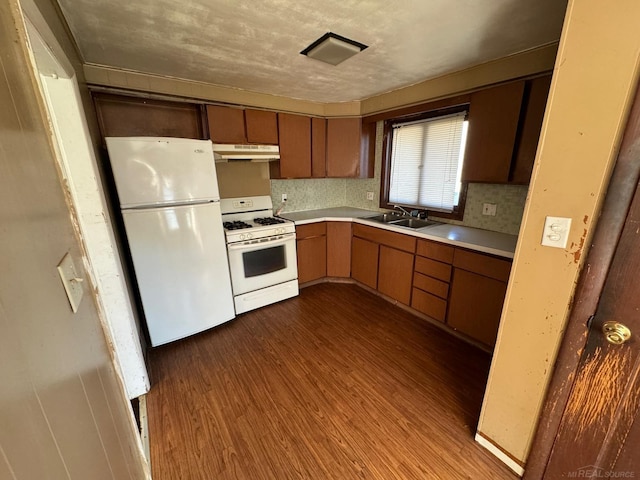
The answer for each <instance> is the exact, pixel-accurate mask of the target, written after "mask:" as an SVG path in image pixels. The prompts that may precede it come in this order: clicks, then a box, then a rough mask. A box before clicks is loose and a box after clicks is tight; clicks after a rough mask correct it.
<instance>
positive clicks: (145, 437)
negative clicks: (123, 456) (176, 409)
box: [138, 395, 151, 467]
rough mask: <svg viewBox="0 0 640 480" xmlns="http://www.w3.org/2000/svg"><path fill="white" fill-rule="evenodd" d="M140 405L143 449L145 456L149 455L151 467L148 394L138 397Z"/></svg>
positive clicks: (148, 460)
mask: <svg viewBox="0 0 640 480" xmlns="http://www.w3.org/2000/svg"><path fill="white" fill-rule="evenodd" d="M138 401H139V405H140V439H141V440H142V449H143V450H144V456H145V457H147V463H148V464H149V467H151V450H150V446H149V417H148V415H147V396H146V395H142V396H141V397H138Z"/></svg>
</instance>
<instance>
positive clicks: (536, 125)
mask: <svg viewBox="0 0 640 480" xmlns="http://www.w3.org/2000/svg"><path fill="white" fill-rule="evenodd" d="M550 86H551V75H545V76H543V77H537V78H534V79H532V80H528V81H527V84H526V89H525V99H524V101H523V104H522V108H523V109H524V111H523V115H521V117H520V118H521V125H520V131H519V133H518V141H517V145H516V150H515V153H514V157H513V163H512V165H511V172H510V174H509V182H510V183H514V184H523V185H527V184H528V183H529V180H530V178H531V172H532V171H533V162H534V160H535V158H536V151H537V149H538V140H539V138H540V130H541V128H542V120H543V118H544V112H545V109H546V106H547V97H548V95H549V87H550Z"/></svg>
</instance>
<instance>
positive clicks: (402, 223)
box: [388, 217, 439, 228]
mask: <svg viewBox="0 0 640 480" xmlns="http://www.w3.org/2000/svg"><path fill="white" fill-rule="evenodd" d="M388 223H389V224H390V225H396V226H398V227H409V228H423V227H429V226H431V225H439V223H438V222H432V221H431V220H422V219H420V218H413V217H411V218H403V219H401V220H395V221H392V222H388Z"/></svg>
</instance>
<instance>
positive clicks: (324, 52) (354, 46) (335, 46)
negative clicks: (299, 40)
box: [300, 32, 368, 65]
mask: <svg viewBox="0 0 640 480" xmlns="http://www.w3.org/2000/svg"><path fill="white" fill-rule="evenodd" d="M367 47H368V46H367V45H365V44H363V43H359V42H356V41H354V40H351V39H349V38H345V37H342V36H340V35H336V34H335V33H332V32H327V33H325V34H324V35H323V36H322V37H320V38H319V39H317V40H316V41H315V42H313V43H312V44H311V45H309V46H308V47H307V48H305V49H304V50H302V51H301V52H300V53H301V54H302V55H306V56H307V57H309V58H313V59H315V60H320V61H321V62H325V63H328V64H330V65H338V64H339V63H342V62H344V61H345V60H346V59H347V58H351V57H353V56H354V55H355V54H356V53H359V52H361V51H362V50H364V49H365V48H367Z"/></svg>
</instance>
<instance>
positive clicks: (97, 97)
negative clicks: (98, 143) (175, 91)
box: [92, 93, 206, 139]
mask: <svg viewBox="0 0 640 480" xmlns="http://www.w3.org/2000/svg"><path fill="white" fill-rule="evenodd" d="M92 97H93V101H94V104H95V107H96V113H97V116H98V124H99V126H100V130H101V133H102V136H103V137H136V136H140V137H177V138H195V139H204V138H206V136H205V132H204V128H203V117H202V113H201V110H200V107H199V106H198V105H193V104H188V103H181V102H166V101H160V100H150V99H146V98H136V97H127V96H124V95H112V94H108V93H92Z"/></svg>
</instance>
